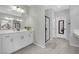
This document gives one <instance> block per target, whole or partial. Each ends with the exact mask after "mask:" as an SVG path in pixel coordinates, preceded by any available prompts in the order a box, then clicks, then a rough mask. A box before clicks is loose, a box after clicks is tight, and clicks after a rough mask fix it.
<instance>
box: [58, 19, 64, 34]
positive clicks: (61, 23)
mask: <svg viewBox="0 0 79 59" xmlns="http://www.w3.org/2000/svg"><path fill="white" fill-rule="evenodd" d="M58 32H59V34H64V20H59V21H58Z"/></svg>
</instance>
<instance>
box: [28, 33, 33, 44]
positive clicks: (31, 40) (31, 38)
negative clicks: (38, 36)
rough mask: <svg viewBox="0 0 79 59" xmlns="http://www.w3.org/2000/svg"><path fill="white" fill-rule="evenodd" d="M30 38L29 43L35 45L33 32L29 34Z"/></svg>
mask: <svg viewBox="0 0 79 59" xmlns="http://www.w3.org/2000/svg"><path fill="white" fill-rule="evenodd" d="M28 37H29V39H28V42H29V43H33V32H29V34H28Z"/></svg>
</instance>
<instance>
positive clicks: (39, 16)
mask: <svg viewBox="0 0 79 59" xmlns="http://www.w3.org/2000/svg"><path fill="white" fill-rule="evenodd" d="M30 16H31V17H32V20H33V21H34V43H35V44H36V45H38V46H41V47H43V48H44V47H45V17H44V16H45V14H44V9H43V7H42V6H30Z"/></svg>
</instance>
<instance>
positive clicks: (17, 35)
mask: <svg viewBox="0 0 79 59" xmlns="http://www.w3.org/2000/svg"><path fill="white" fill-rule="evenodd" d="M32 43H33V31H26V30H20V31H12V30H8V31H5V30H3V31H0V54H7V53H13V52H15V51H17V50H19V49H21V48H24V47H26V46H28V45H30V44H32Z"/></svg>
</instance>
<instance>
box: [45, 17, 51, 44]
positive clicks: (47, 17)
mask: <svg viewBox="0 0 79 59" xmlns="http://www.w3.org/2000/svg"><path fill="white" fill-rule="evenodd" d="M46 18H48V19H49V39H48V40H50V17H48V16H45V43H46V42H47V41H48V40H46V33H47V32H46V29H47V28H46Z"/></svg>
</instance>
